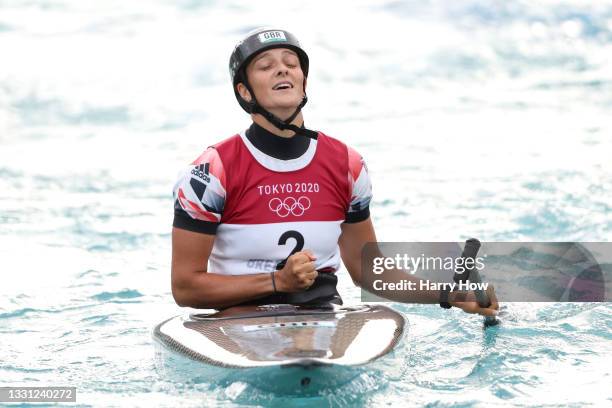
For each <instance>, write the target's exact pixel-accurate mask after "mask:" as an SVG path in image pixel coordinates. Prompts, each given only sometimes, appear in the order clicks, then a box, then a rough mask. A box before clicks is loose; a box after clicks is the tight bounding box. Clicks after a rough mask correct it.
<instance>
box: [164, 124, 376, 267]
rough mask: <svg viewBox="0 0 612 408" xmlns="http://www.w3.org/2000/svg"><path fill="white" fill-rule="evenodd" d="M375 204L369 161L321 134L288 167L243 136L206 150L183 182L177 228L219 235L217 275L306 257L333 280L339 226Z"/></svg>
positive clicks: (213, 259)
mask: <svg viewBox="0 0 612 408" xmlns="http://www.w3.org/2000/svg"><path fill="white" fill-rule="evenodd" d="M297 137H302V136H297ZM371 198H372V188H371V183H370V179H369V177H368V174H367V169H366V166H365V164H364V162H363V159H362V157H361V156H360V155H359V154H358V153H357V152H356V151H355V150H353V149H351V148H350V147H348V146H347V145H345V144H344V143H342V142H340V141H338V140H336V139H334V138H331V137H329V136H326V135H325V134H323V133H321V132H319V136H318V139H317V140H310V144H309V145H308V148H307V149H306V151H305V152H304V153H303V154H302V155H301V156H299V157H297V158H295V159H289V160H282V159H278V158H275V157H272V156H270V155H268V154H265V153H263V152H262V151H261V150H259V149H258V148H257V147H255V145H253V143H252V142H251V141H250V140H249V138H247V137H246V135H245V133H244V132H243V133H242V134H238V135H235V136H232V137H230V138H229V139H226V140H224V141H222V142H220V143H218V144H216V145H214V146H212V147H210V148H208V149H207V150H206V151H204V153H202V154H201V155H200V156H199V157H198V158H197V159H196V160H195V161H194V162H193V163H192V164H191V165H190V166H189V167H188V168H187V169H186V170H185V171H184V172H183V173H182V174H181V176H180V177H179V179H178V181H177V183H176V185H175V187H174V199H175V218H174V226H175V227H177V228H183V229H187V230H191V231H196V232H202V233H207V234H215V233H216V237H215V241H214V246H213V250H212V253H211V256H210V259H209V262H210V263H209V268H208V270H209V271H210V272H212V273H220V274H229V275H242V274H252V273H262V272H270V271H274V270H276V269H277V264H278V263H279V262H280V261H282V260H284V259H286V258H287V257H288V256H289V255H290V254H291V253H293V252H297V251H300V250H305V249H310V250H311V251H313V252H314V254H315V256H316V258H317V259H316V267H317V269H318V270H322V271H326V272H335V271H337V270H338V269H339V267H340V251H339V248H338V238H339V236H340V232H341V230H340V224H341V223H343V222H359V221H362V220H365V219H367V218H368V217H369V203H370V200H371Z"/></svg>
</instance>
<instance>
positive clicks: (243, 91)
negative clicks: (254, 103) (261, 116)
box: [236, 82, 252, 102]
mask: <svg viewBox="0 0 612 408" xmlns="http://www.w3.org/2000/svg"><path fill="white" fill-rule="evenodd" d="M236 90H237V91H238V95H240V96H241V97H242V99H244V100H245V101H247V102H251V99H252V98H251V93H250V92H249V90H248V89H247V87H246V86H244V84H243V83H242V82H238V84H236Z"/></svg>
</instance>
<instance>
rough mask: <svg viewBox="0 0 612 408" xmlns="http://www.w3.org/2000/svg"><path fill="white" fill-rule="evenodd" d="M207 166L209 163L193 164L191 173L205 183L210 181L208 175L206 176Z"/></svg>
mask: <svg viewBox="0 0 612 408" xmlns="http://www.w3.org/2000/svg"><path fill="white" fill-rule="evenodd" d="M209 167H210V163H206V164H200V165H199V166H195V167H194V168H193V170H191V174H193V175H194V176H196V177H197V178H199V179H202V180H204V181H205V182H207V183H210V177H209V176H208V174H209V173H208V168H209Z"/></svg>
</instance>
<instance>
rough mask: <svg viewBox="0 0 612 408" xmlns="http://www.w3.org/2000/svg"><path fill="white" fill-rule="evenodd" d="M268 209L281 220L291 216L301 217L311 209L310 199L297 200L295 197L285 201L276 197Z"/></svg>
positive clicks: (303, 197)
mask: <svg viewBox="0 0 612 408" xmlns="http://www.w3.org/2000/svg"><path fill="white" fill-rule="evenodd" d="M268 208H269V209H270V211H272V212H274V213H276V215H278V216H279V217H281V218H285V217H287V216H288V215H289V214H291V215H294V216H296V217H300V216H302V215H304V213H305V212H306V210H307V209H309V208H310V199H309V198H308V197H305V196H301V197H300V198H298V199H297V200H296V199H295V198H293V197H287V198H285V199H284V200H281V199H280V198H278V197H274V198H273V199H271V200H270V202H269V203H268Z"/></svg>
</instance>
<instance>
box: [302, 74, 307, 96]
mask: <svg viewBox="0 0 612 408" xmlns="http://www.w3.org/2000/svg"><path fill="white" fill-rule="evenodd" d="M306 84H308V78H304V89H302V91H304V94H306Z"/></svg>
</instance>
